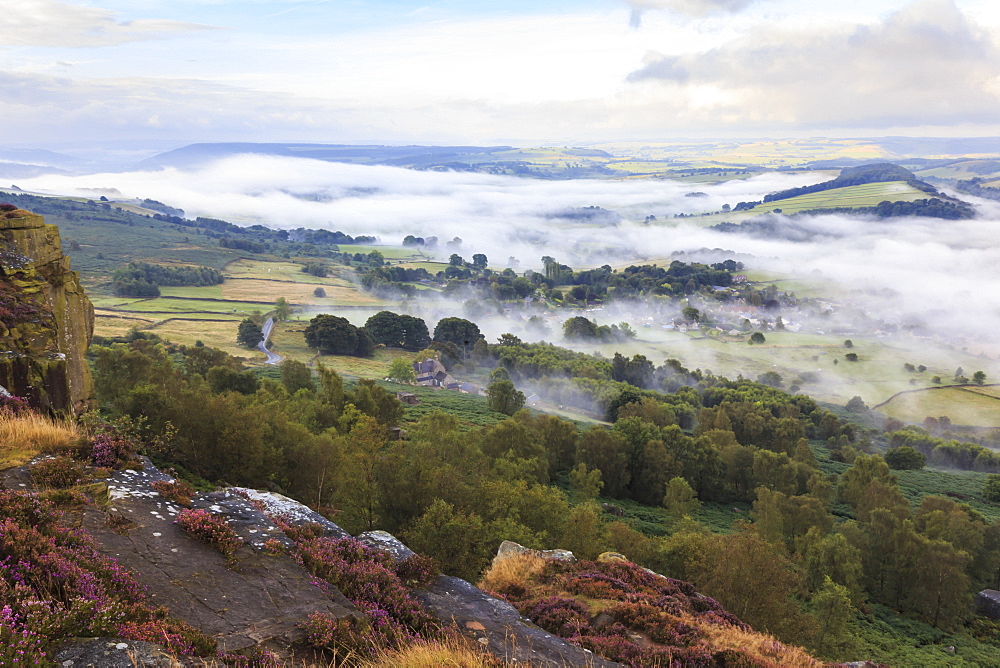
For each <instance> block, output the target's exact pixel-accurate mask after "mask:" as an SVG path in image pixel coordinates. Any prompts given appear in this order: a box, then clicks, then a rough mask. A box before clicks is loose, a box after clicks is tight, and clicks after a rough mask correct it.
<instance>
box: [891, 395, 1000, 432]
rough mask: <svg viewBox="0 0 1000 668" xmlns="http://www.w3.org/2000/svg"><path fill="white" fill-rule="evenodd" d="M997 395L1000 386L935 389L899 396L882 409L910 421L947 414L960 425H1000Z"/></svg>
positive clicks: (998, 398)
mask: <svg viewBox="0 0 1000 668" xmlns="http://www.w3.org/2000/svg"><path fill="white" fill-rule="evenodd" d="M996 394H997V388H966V387H945V388H940V389H936V388H931V389H927V390H923V391H920V392H913V393H909V394H902V395H899V396H897V397H895V398H893V399H892V400H891V401H890V402H889V403H888V404H886V405H885V406H882V407H881V408H879V410H881V411H882V412H884V413H885V414H886V415H889V416H890V417H895V418H899V419H900V420H904V421H907V422H923V420H924V418H925V417H928V416H932V417H940V416H942V415H947V416H948V417H949V418H951V421H952V423H954V424H957V425H975V426H978V427H1000V397H998V396H996Z"/></svg>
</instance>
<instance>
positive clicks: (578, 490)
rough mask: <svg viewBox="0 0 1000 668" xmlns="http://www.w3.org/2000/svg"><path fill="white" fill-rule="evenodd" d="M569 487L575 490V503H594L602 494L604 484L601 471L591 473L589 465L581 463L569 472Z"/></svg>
mask: <svg viewBox="0 0 1000 668" xmlns="http://www.w3.org/2000/svg"><path fill="white" fill-rule="evenodd" d="M569 487H570V489H571V490H573V492H572V493H573V500H574V501H577V502H579V501H592V500H593V499H596V498H597V495H598V494H600V493H601V488H603V487H604V482H603V481H602V480H601V471H600V469H594V470H593V471H590V470H588V469H587V465H586V464H584V463H583V462H580V463H579V464H577V465H576V466H574V467H573V470H572V471H570V472H569Z"/></svg>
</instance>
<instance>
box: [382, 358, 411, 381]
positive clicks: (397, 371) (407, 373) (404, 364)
mask: <svg viewBox="0 0 1000 668" xmlns="http://www.w3.org/2000/svg"><path fill="white" fill-rule="evenodd" d="M386 377H387V378H389V379H390V380H395V381H396V382H399V383H412V382H414V381H415V380H416V376H415V375H414V373H413V365H412V364H410V362H409V361H408V360H405V359H403V358H402V357H397V358H396V359H394V360H393V361H392V364H390V365H389V372H388V374H386Z"/></svg>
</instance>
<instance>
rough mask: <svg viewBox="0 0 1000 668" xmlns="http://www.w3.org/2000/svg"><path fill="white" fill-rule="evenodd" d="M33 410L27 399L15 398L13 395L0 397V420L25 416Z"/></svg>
mask: <svg viewBox="0 0 1000 668" xmlns="http://www.w3.org/2000/svg"><path fill="white" fill-rule="evenodd" d="M30 410H31V405H30V404H29V403H28V400H27V399H23V398H21V397H15V396H14V395H13V394H3V395H0V418H4V417H12V416H15V415H24V414H25V413H27V412H29V411H30Z"/></svg>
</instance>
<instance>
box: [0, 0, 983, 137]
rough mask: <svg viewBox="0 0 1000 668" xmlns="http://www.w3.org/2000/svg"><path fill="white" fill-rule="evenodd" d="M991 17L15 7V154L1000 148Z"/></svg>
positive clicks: (9, 2)
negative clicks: (359, 146)
mask: <svg viewBox="0 0 1000 668" xmlns="http://www.w3.org/2000/svg"><path fill="white" fill-rule="evenodd" d="M998 5H1000V3H997V2H995V0H867V1H861V0H819V1H815V2H803V1H802V0H794V1H793V0H576V1H572V2H571V1H569V0H537V1H534V2H527V1H522V0H514V1H503V2H502V1H500V0H479V1H475V2H468V1H460V0H437V1H433V0H432V1H429V2H412V1H409V0H379V1H377V2H375V1H369V0H326V1H323V0H301V1H298V0H261V1H257V0H239V1H238V2H236V1H231V0H201V1H198V0H188V1H184V0H181V1H176V0H128V1H126V0H92V1H89V2H82V1H74V0H0V29H2V31H3V34H4V35H5V39H4V40H3V42H4V44H3V46H0V83H2V85H3V90H4V91H5V92H4V94H3V95H2V96H0V121H2V123H0V145H8V146H9V145H47V146H53V147H57V146H58V145H60V144H63V143H67V142H81V141H91V142H107V141H124V142H135V143H143V142H146V143H150V144H152V143H160V144H162V143H177V144H182V143H187V142H191V141H292V140H297V141H320V142H359V141H379V142H387V143H401V142H402V143H429V142H436V143H479V144H483V143H501V142H502V143H513V144H522V145H537V144H544V143H584V142H600V141H655V140H659V139H667V138H676V137H752V136H762V135H767V136H813V135H834V136H863V135H886V134H910V135H938V136H940V135H946V136H955V135H995V134H1000V6H998Z"/></svg>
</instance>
